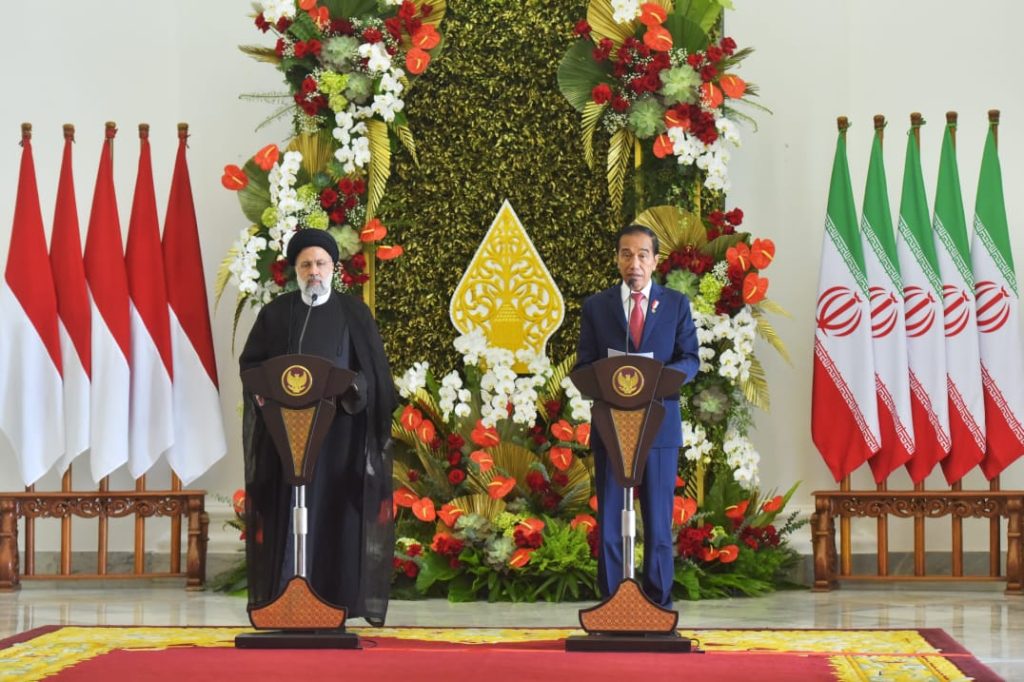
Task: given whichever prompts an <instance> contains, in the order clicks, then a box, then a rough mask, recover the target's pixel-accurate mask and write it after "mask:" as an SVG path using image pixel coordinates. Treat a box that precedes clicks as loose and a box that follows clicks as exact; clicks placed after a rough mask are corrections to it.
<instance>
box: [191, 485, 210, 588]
mask: <svg viewBox="0 0 1024 682" xmlns="http://www.w3.org/2000/svg"><path fill="white" fill-rule="evenodd" d="M209 523H210V517H209V515H207V513H206V512H205V511H204V510H203V498H202V497H201V496H197V497H190V498H189V500H188V555H187V557H186V565H187V568H186V570H187V572H188V578H187V580H186V582H185V589H186V590H189V591H201V590H204V589H206V542H207V529H208V526H209Z"/></svg>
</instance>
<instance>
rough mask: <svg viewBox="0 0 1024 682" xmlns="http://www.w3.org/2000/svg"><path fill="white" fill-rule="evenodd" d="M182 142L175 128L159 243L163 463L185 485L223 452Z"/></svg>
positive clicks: (210, 334)
mask: <svg viewBox="0 0 1024 682" xmlns="http://www.w3.org/2000/svg"><path fill="white" fill-rule="evenodd" d="M187 138H188V130H187V128H186V127H185V126H183V125H181V126H178V158H177V160H176V161H175V164H174V178H173V179H172V180H171V196H170V198H169V199H168V200H167V220H166V221H165V222H164V243H163V251H164V272H165V274H166V277H167V300H168V302H169V303H170V321H171V347H172V351H173V356H174V444H173V445H172V446H171V449H170V451H169V452H168V455H167V459H168V461H169V462H170V465H171V468H172V469H173V470H174V473H176V474H177V475H178V477H179V478H180V479H181V480H182V482H184V483H185V484H186V485H188V484H189V483H191V482H192V481H194V480H195V479H196V478H198V477H199V476H200V475H201V474H202V473H203V472H205V471H206V470H207V469H209V468H210V467H211V466H213V464H214V463H215V462H216V461H217V460H218V459H220V458H221V457H223V456H224V453H225V452H227V449H228V446H227V441H226V439H225V437H224V423H223V421H222V419H221V413H220V399H219V396H218V393H217V365H216V362H215V360H214V355H213V332H212V331H211V329H210V313H209V307H208V306H207V303H206V281H205V279H204V277H203V257H202V252H201V251H200V249H199V228H198V226H197V225H196V210H195V205H194V204H193V202H192V185H191V182H190V181H189V176H188V163H187V161H186V160H185V141H186V139H187Z"/></svg>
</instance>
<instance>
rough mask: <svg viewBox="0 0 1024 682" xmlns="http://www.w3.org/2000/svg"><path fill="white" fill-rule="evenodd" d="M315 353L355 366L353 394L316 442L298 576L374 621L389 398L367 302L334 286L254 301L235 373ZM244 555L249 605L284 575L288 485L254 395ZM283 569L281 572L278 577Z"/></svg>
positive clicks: (382, 600)
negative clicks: (257, 304)
mask: <svg viewBox="0 0 1024 682" xmlns="http://www.w3.org/2000/svg"><path fill="white" fill-rule="evenodd" d="M307 313H309V322H308V325H307V326H306V332H305V335H304V336H303V338H302V346H301V351H302V353H305V354H309V355H318V356H320V357H324V358H327V359H328V360H331V361H332V362H333V363H334V364H335V365H336V366H338V367H344V368H347V369H352V370H354V371H356V372H357V373H358V374H359V380H358V381H357V385H358V386H359V391H358V393H354V392H350V393H349V394H346V396H344V399H340V400H339V406H338V408H339V409H338V413H337V416H336V417H335V418H334V421H333V422H332V424H331V429H330V431H329V433H328V436H327V438H326V440H325V442H324V445H323V447H322V448H321V450H320V453H319V456H318V460H317V463H316V469H315V471H314V476H313V482H312V483H311V484H310V485H308V486H307V487H306V506H307V507H308V508H309V512H308V513H309V535H308V536H307V540H306V543H307V550H308V551H307V569H308V570H307V578H308V579H309V581H310V584H311V585H312V586H313V588H314V589H315V590H316V591H317V593H318V594H320V596H321V597H323V598H324V599H326V600H327V601H328V602H331V603H334V604H337V605H340V606H345V607H347V608H348V610H349V615H350V616H361V617H364V618H366V619H367V620H368V621H369V622H370V623H372V624H375V625H380V624H383V622H384V616H385V614H386V612H387V604H388V591H389V588H390V579H391V562H392V557H393V553H394V523H393V518H392V502H391V459H390V457H389V455H388V454H387V452H386V445H387V442H388V438H389V436H390V433H391V416H392V412H393V411H394V409H395V405H396V402H397V399H396V396H395V391H394V384H393V383H392V379H391V370H390V368H389V366H388V362H387V359H386V357H385V355H384V347H383V344H382V343H381V339H380V334H379V333H378V331H377V325H376V324H375V322H374V320H373V317H372V315H371V314H370V310H369V308H367V307H366V305H365V304H364V303H363V302H362V301H361V300H359V299H357V298H355V297H353V296H348V295H344V294H339V293H338V292H332V293H331V295H330V297H329V298H328V299H327V300H326V301H324V302H323V303H322V304H320V305H316V306H313V307H312V309H310V307H309V306H307V305H306V304H305V302H303V300H302V297H301V295H300V294H299V292H292V293H288V294H284V295H282V296H279V297H278V298H276V299H274V300H273V301H272V302H270V303H269V304H267V305H266V306H264V307H263V308H262V309H261V310H260V312H259V315H258V317H257V318H256V322H255V324H254V325H253V328H252V331H251V332H250V333H249V337H248V339H247V340H246V343H245V348H244V350H243V351H242V355H241V357H240V358H239V365H240V366H241V370H242V371H244V370H246V369H249V368H251V367H255V366H258V365H259V364H260V363H262V362H263V361H264V360H267V359H269V358H272V357H275V356H277V355H282V354H286V353H297V352H299V350H300V348H299V337H300V335H301V331H302V327H303V322H304V320H305V319H306V315H307ZM243 441H244V443H243V444H244V449H245V490H246V542H245V546H246V560H247V568H248V578H249V603H250V604H251V605H262V604H265V603H267V602H268V601H270V600H272V599H273V598H274V597H275V596H277V594H278V592H279V590H280V588H281V587H282V585H283V584H284V582H285V581H286V580H287V579H289V578H290V577H291V573H290V572H289V571H286V570H284V569H285V568H286V567H287V568H288V569H290V568H291V557H290V556H287V555H286V549H287V551H288V552H290V551H291V542H290V533H291V530H290V526H289V522H290V519H291V504H292V503H291V500H292V498H291V494H292V488H291V486H290V485H288V484H287V483H286V482H285V480H284V477H283V474H282V470H281V458H280V457H279V456H278V454H277V451H276V448H275V447H274V444H273V441H272V439H271V437H270V434H269V433H268V432H267V430H266V426H265V424H264V422H263V419H262V417H261V416H260V413H259V408H258V406H257V403H256V401H255V398H254V396H252V395H249V394H247V395H246V396H245V401H244V414H243ZM285 573H287V575H285Z"/></svg>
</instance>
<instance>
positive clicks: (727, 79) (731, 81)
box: [718, 73, 747, 99]
mask: <svg viewBox="0 0 1024 682" xmlns="http://www.w3.org/2000/svg"><path fill="white" fill-rule="evenodd" d="M718 85H719V86H720V87H721V88H722V92H724V93H725V96H726V97H731V98H733V99H739V98H740V97H743V93H745V92H746V91H747V83H746V81H744V80H743V79H742V78H740V77H739V76H734V75H733V74H731V73H727V74H725V75H724V76H722V77H721V78H719V79H718Z"/></svg>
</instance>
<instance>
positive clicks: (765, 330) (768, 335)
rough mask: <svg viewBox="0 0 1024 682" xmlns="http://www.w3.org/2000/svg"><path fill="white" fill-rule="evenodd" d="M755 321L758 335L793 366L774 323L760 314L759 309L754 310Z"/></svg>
mask: <svg viewBox="0 0 1024 682" xmlns="http://www.w3.org/2000/svg"><path fill="white" fill-rule="evenodd" d="M753 314H754V319H755V320H757V333H758V335H759V336H760V337H761V338H762V339H764V340H765V341H767V342H768V345H770V346H771V347H772V348H774V349H775V350H776V352H778V354H779V355H781V356H782V359H783V360H785V361H786V362H788V363H789V364H791V365H792V364H793V360H792V359H791V358H790V357H789V351H788V350H786V344H785V343H783V341H782V337H780V336H779V334H778V332H776V331H775V327H773V326H772V323H771V322H769V321H768V320H767V318H765V317H764V315H763V314H762V313H760V312H759V311H758V310H757V308H754V309H753Z"/></svg>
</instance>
